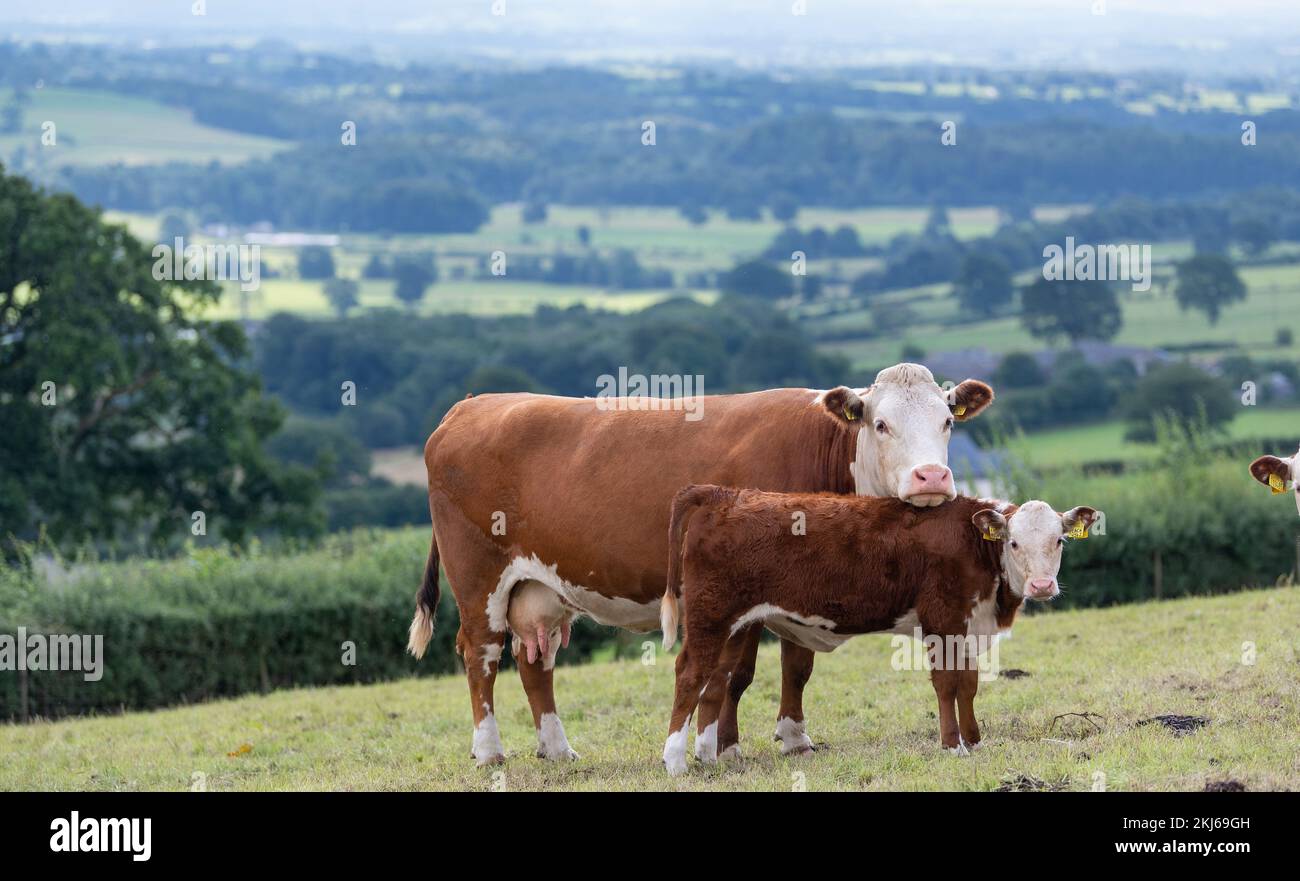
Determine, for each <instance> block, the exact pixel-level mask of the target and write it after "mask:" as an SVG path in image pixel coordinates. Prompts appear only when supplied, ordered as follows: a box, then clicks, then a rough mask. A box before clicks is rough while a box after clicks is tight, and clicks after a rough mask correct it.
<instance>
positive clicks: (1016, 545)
mask: <svg viewBox="0 0 1300 881" xmlns="http://www.w3.org/2000/svg"><path fill="white" fill-rule="evenodd" d="M1018 547H1020V545H1018V544H1017V543H1016V540H1015V539H1012V540H1011V549H1012V550H1015V549H1016V548H1018Z"/></svg>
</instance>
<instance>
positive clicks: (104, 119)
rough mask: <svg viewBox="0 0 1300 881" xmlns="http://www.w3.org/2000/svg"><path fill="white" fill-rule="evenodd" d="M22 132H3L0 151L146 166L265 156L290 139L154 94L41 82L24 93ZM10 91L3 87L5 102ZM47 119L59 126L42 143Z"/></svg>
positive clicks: (55, 160) (58, 160)
mask: <svg viewBox="0 0 1300 881" xmlns="http://www.w3.org/2000/svg"><path fill="white" fill-rule="evenodd" d="M28 95H29V96H30V97H31V103H30V104H28V105H27V107H26V110H25V112H24V114H23V127H22V131H21V132H19V133H17V134H9V135H0V156H5V157H8V156H11V155H12V154H13V152H14V150H16V149H18V148H19V147H26V149H27V153H28V157H29V159H33V160H35V161H39V162H47V163H50V164H53V165H106V164H109V163H113V162H121V163H124V164H126V165H146V164H153V163H159V162H171V161H176V162H209V161H212V160H219V161H220V162H222V163H225V164H231V163H237V162H243V161H245V160H247V159H253V158H259V157H263V156H269V155H271V154H272V153H275V152H276V151H278V150H281V149H284V148H286V147H288V146H289V144H287V143H285V142H283V141H279V140H276V139H274V138H265V137H260V136H257V135H246V134H241V133H239V132H233V131H229V130H227V129H219V128H213V127H211V126H207V125H202V124H200V123H197V122H195V121H194V119H193V117H192V115H191V114H190V113H189V111H187V110H182V109H180V108H177V107H169V106H167V105H165V104H160V103H159V102H157V101H151V100H148V99H144V98H133V97H130V96H127V95H119V94H116V93H112V92H97V91H92V90H88V89H61V88H53V87H51V88H42V89H33V90H31V91H29V92H28ZM8 100H9V93H8V92H7V91H6V92H5V93H3V94H0V102H4V103H7V102H8ZM46 121H49V122H53V123H54V125H55V131H56V133H57V143H56V144H55V145H54V146H49V147H46V146H42V144H41V131H42V125H43V123H45V122H46Z"/></svg>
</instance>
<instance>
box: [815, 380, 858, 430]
mask: <svg viewBox="0 0 1300 881" xmlns="http://www.w3.org/2000/svg"><path fill="white" fill-rule="evenodd" d="M822 406H824V407H825V408H826V410H827V411H828V412H829V413H830V414H831V415H832V416H834V417H836V418H837V419H843V420H845V421H846V422H857V421H858V420H860V419H861V418H862V413H863V411H864V409H865V408H866V404H865V403H864V402H863V400H862V399H861V398H860V397H858V393H857V392H855V391H854V390H853V389H851V388H848V387H847V386H842V385H840V386H836V387H835V388H833V389H831V390H830V391H828V392H827V393H826V394H824V395H822Z"/></svg>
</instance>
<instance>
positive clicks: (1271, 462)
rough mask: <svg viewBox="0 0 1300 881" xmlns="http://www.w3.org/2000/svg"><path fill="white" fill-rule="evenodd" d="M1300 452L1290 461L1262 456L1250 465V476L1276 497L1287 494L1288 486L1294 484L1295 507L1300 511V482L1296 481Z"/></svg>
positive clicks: (1289, 459)
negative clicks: (1297, 460)
mask: <svg viewBox="0 0 1300 881" xmlns="http://www.w3.org/2000/svg"><path fill="white" fill-rule="evenodd" d="M1298 458H1300V452H1297V453H1296V454H1295V455H1294V456H1291V457H1290V458H1288V459H1282V458H1279V457H1278V456H1260V457H1259V458H1258V459H1256V460H1255V461H1254V462H1251V463H1250V474H1251V476H1252V477H1254V478H1255V479H1256V480H1258V481H1259V482H1260V483H1262V484H1264V486H1267V487H1268V488H1269V489H1271V490H1273V494H1274V495H1281V494H1282V493H1284V492H1286V490H1287V484H1289V483H1293V484H1294V494H1295V506H1296V510H1297V511H1300V480H1297V479H1296V471H1295V468H1296V459H1298Z"/></svg>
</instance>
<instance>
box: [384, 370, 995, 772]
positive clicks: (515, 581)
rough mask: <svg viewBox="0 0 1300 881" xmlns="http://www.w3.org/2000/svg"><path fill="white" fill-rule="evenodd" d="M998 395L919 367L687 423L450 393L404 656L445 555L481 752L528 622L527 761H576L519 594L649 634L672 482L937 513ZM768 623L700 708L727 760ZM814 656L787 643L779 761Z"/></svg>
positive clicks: (642, 404) (651, 402)
mask: <svg viewBox="0 0 1300 881" xmlns="http://www.w3.org/2000/svg"><path fill="white" fill-rule="evenodd" d="M992 400H993V391H992V390H991V389H990V388H989V387H988V386H987V385H985V384H984V383H982V382H979V381H976V380H966V381H965V382H963V383H961V384H959V385H957V386H955V387H953V388H950V389H943V388H940V387H939V386H938V385H937V384H935V381H934V377H933V375H931V373H930V371H929V370H927V369H926V368H924V367H921V366H919V365H916V364H898V365H895V366H894V367H890V368H888V369H886V370H882V371H881V372H880V374H879V375H878V376H877V377H876V382H875V384H874V385H872V386H871V387H870V388H865V389H856V390H854V389H849V388H846V387H844V386H840V387H838V388H834V389H831V390H829V391H814V390H810V389H774V390H771V391H764V392H753V393H751V394H742V395H719V396H711V397H702V398H699V399H697V402H698V403H699V404H700V405H701V407H702V409H700V410H698V411H696V412H698V413H700V414H701V415H702V417H703V418H699V419H696V420H692V419H687V418H684V417H683V412H682V409H681V407H675V406H671V403H670V402H668V401H660V400H658V399H653V398H650V399H644V398H643V399H636V398H614V399H611V398H604V399H593V398H561V397H555V396H552V395H532V394H503V395H495V394H493V395H480V396H477V397H474V398H471V399H468V400H464V401H461V402H459V403H457V404H456V405H455V406H454V407H452V408H451V409H450V410H449V411H448V412H447V414H446V416H444V417H443V419H442V422H441V424H440V425H439V426H438V428H437V430H436V431H434V432H433V434H432V435H431V436H430V437H429V440H428V442H427V443H426V444H425V447H424V461H425V466H426V467H427V469H428V474H429V511H430V513H431V515H432V520H433V542H432V544H431V547H430V548H429V559H428V562H427V564H426V565H425V572H424V579H423V582H422V584H421V586H420V589H419V593H418V594H417V597H416V613H415V620H414V621H413V622H412V623H411V631H410V643H409V646H410V649H411V651H412V653H413V654H415V656H416V657H419V656H420V655H421V654H423V653H424V650H425V647H426V646H427V645H428V642H429V638H430V635H431V633H432V630H433V612H434V609H435V608H436V607H437V603H438V566H439V561H440V560H441V562H442V564H443V565H444V566H445V567H446V571H447V580H448V582H449V583H450V584H451V589H452V592H453V593H454V594H455V596H456V604H457V606H458V608H459V610H460V631H459V633H458V634H457V636H456V648H457V651H459V652H460V654H461V657H462V658H463V659H464V661H465V673H466V677H467V679H468V680H469V691H470V701H471V707H472V711H473V718H474V738H473V748H472V752H473V756H474V758H475V760H476V761H478V762H479V763H480V764H484V763H489V762H497V761H501V759H502V758H503V749H502V745H501V739H500V736H499V734H498V731H497V725H496V721H495V718H494V716H493V706H494V699H493V687H494V684H495V681H496V674H497V668H498V665H499V663H500V660H501V654H502V650H503V648H504V644H505V639H506V636H507V634H508V633H509V632H510V631H512V630H513V632H514V634H515V635H516V636H517V637H518V638H519V639H520V640H521V644H522V645H523V646H527V644H528V642H529V634H535V635H536V634H537V633H538V631H537V625H538V624H539V623H540V624H541V625H542V633H544V634H545V637H546V638H545V642H546V643H547V646H546V648H545V649H543V648H542V646H541V643H542V642H543V639H542V637H541V636H540V635H537V636H536V638H535V639H534V642H536V643H537V646H536V648H535V650H534V651H533V652H530V653H528V654H525V655H521V656H517V657H519V665H518V666H519V675H520V678H521V679H522V680H523V683H524V690H525V691H526V692H527V693H528V702H529V705H530V706H531V708H532V712H533V721H534V724H535V725H536V728H537V737H538V753H539V754H540V755H542V756H543V757H545V758H549V759H565V758H572V757H573V756H574V752H573V750H572V749H571V748H570V746H569V742H568V739H567V737H566V736H565V732H564V727H563V725H562V724H561V723H560V719H559V716H558V714H557V712H556V708H555V695H554V691H553V687H552V681H553V680H552V674H553V671H552V666H553V662H554V652H553V648H554V645H555V637H554V636H552V635H551V634H552V633H553V632H554V631H555V626H556V621H555V620H554V616H553V615H551V614H549V613H547V611H546V610H545V609H543V610H542V614H541V615H540V616H538V615H536V614H533V615H531V616H520V617H529V618H530V620H529V622H527V623H522V622H521V623H519V624H518V626H515V627H512V626H511V622H510V615H509V609H510V600H511V597H512V596H513V594H514V592H516V591H518V590H519V589H520V588H521V587H522V586H526V585H537V586H540V588H541V589H544V590H549V591H551V592H552V593H553V594H554V597H555V599H556V600H557V601H558V602H560V603H562V604H563V607H564V608H565V609H566V610H567V611H568V613H569V615H570V616H572V615H580V614H581V615H587V616H589V617H591V618H593V619H595V620H596V621H599V622H601V623H603V624H612V625H616V626H619V627H624V628H627V629H629V630H639V631H642V632H644V631H649V630H655V629H657V628H658V626H659V600H660V599H661V597H662V596H663V589H664V578H665V577H666V573H667V566H668V563H667V561H668V516H669V512H670V509H671V506H672V500H673V494H674V493H675V492H676V491H677V490H678V489H680V488H681V487H683V486H687V485H689V484H692V483H725V484H730V485H733V486H751V487H756V488H760V489H770V490H781V491H788V492H835V493H857V494H858V495H873V496H892V497H897V498H901V499H907V500H908V501H909V502H911V503H912V504H914V505H918V506H919V505H935V504H940V503H942V502H945V501H947V500H948V499H950V498H952V496H953V495H954V489H953V479H952V472H951V471H950V470H949V468H948V465H947V462H948V439H949V437H950V436H951V430H952V424H953V421H954V420H964V419H970V418H971V417H973V416H976V415H978V414H979V413H980V412H981V411H982V410H984V408H985V407H987V406H988V405H989V404H990V403H991V402H992ZM665 404H668V405H669V406H661V405H665ZM692 415H694V414H692ZM529 605H530V606H531V605H532V602H531V601H530V603H529ZM520 611H521V612H522V611H523V610H522V609H521V610H520ZM534 619H536V620H534ZM562 627H563V625H562V624H561V628H562ZM521 631H522V632H521ZM761 631H762V627H761V625H759V624H755V625H754V626H752V627H750V628H749V630H748V631H747V632H746V633H745V635H744V638H743V639H741V640H738V641H736V642H734V643H733V644H732V647H731V649H730V651H731V654H730V655H729V656H728V658H727V659H726V663H727V664H728V665H729V666H728V667H727V672H726V673H725V674H721V675H719V676H718V677H716V678H715V681H714V682H712V683H710V687H709V691H708V693H707V694H706V695H705V698H704V703H705V704H706V705H710V706H718V707H720V709H719V711H718V712H719V714H720V717H721V719H722V722H721V724H720V725H719V727H718V729H717V733H718V741H719V745H720V746H721V748H722V749H723V750H724V751H725V750H733V751H734V750H735V746H736V743H737V741H738V738H739V732H738V729H737V727H736V722H735V719H736V702H737V701H738V700H739V699H740V696H741V694H742V693H743V692H744V690H745V687H746V686H747V685H748V684H749V682H750V680H751V678H752V677H753V672H754V658H755V655H756V653H757V651H758V640H759V636H760V634H761ZM560 641H561V642H562V641H563V632H562V630H561V632H560ZM529 654H531V655H532V659H531V660H530V658H529ZM812 657H813V656H812V653H811V652H809V651H808V650H807V649H805V648H803V647H802V646H800V645H798V644H796V643H783V645H782V656H781V660H782V691H781V711H780V717H779V722H778V731H780V732H781V733H782V734H783V736H784V740H783V749H784V750H785V751H787V752H796V751H801V750H805V749H809V748H811V746H812V742H811V740H810V739H809V738H808V736H807V735H806V733H805V732H804V730H803V724H804V721H803V708H802V691H803V686H804V683H806V682H807V680H808V677H809V676H810V675H811V673H812Z"/></svg>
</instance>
